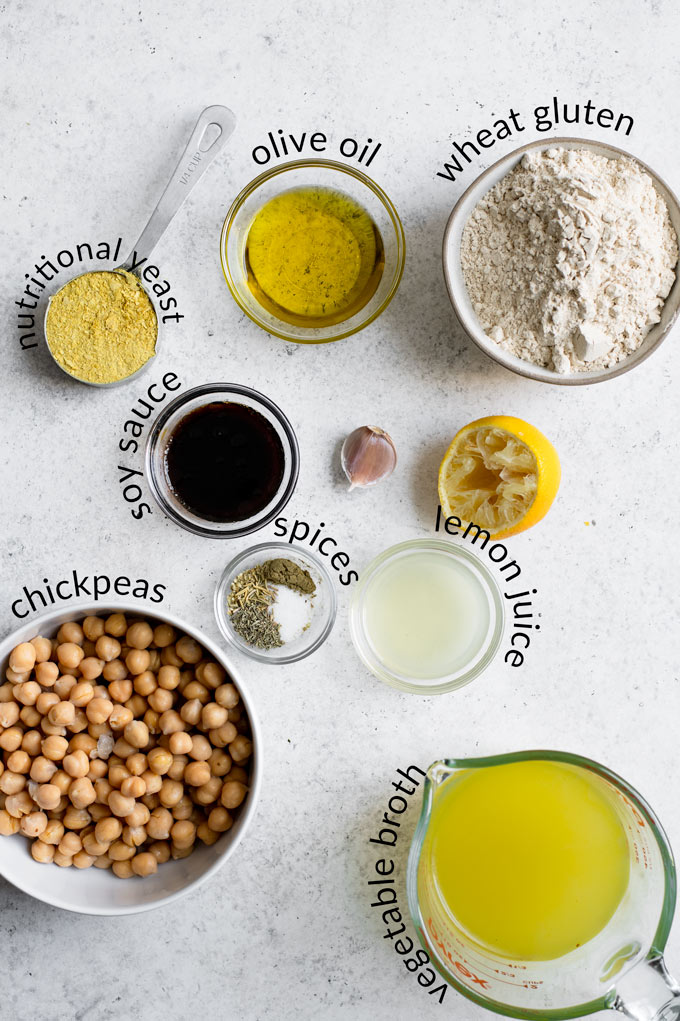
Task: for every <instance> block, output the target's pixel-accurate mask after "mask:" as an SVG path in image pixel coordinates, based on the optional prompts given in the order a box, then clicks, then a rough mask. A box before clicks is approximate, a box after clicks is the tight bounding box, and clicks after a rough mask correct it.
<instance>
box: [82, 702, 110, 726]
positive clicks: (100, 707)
mask: <svg viewBox="0 0 680 1021" xmlns="http://www.w3.org/2000/svg"><path fill="white" fill-rule="evenodd" d="M112 713H113V702H111V701H110V700H109V699H108V698H93V699H92V700H91V701H90V702H88V703H87V705H86V707H85V715H86V716H87V718H88V720H89V721H90V723H106V721H107V720H109V719H110V717H111V714H112Z"/></svg>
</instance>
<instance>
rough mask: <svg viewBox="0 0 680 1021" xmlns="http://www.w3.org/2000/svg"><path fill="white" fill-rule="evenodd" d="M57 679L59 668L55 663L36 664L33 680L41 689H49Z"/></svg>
mask: <svg viewBox="0 0 680 1021" xmlns="http://www.w3.org/2000/svg"><path fill="white" fill-rule="evenodd" d="M58 677H59V667H58V666H57V664H56V663H52V662H49V663H48V662H44V663H38V664H36V668H35V679H36V681H37V682H38V684H40V685H41V686H42V687H43V688H51V687H52V686H53V685H54V684H55V683H56V681H57V678H58Z"/></svg>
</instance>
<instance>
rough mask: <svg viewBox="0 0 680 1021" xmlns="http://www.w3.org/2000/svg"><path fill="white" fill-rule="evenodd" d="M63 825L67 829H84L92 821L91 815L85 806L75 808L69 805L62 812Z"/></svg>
mask: <svg viewBox="0 0 680 1021" xmlns="http://www.w3.org/2000/svg"><path fill="white" fill-rule="evenodd" d="M63 821H64V826H65V827H66V829H67V830H84V829H85V827H86V826H89V825H90V823H91V822H92V817H91V816H90V813H89V812H88V811H87V809H86V808H75V807H74V806H73V805H69V807H68V808H67V809H66V811H65V813H64V820H63Z"/></svg>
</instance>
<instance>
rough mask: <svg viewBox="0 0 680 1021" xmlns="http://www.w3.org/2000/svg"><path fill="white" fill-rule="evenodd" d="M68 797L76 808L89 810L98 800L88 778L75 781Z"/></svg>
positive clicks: (82, 777)
mask: <svg viewBox="0 0 680 1021" xmlns="http://www.w3.org/2000/svg"><path fill="white" fill-rule="evenodd" d="M68 796H69V798H70V800H71V804H72V805H73V807H74V808H87V807H88V806H89V805H91V804H92V803H93V802H94V801H95V800H96V798H97V795H96V794H95V790H94V787H93V785H92V781H91V780H90V779H88V777H87V776H80V777H78V778H77V779H76V780H74V781H73V783H72V784H71V786H70V788H69V792H68Z"/></svg>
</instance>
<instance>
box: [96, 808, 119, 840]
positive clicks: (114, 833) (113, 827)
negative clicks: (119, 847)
mask: <svg viewBox="0 0 680 1021" xmlns="http://www.w3.org/2000/svg"><path fill="white" fill-rule="evenodd" d="M122 832H123V824H122V822H121V821H120V819H116V818H114V817H113V816H112V815H109V816H105V817H104V818H103V819H100V820H99V822H98V823H97V825H96V826H95V828H94V835H95V837H96V838H97V841H98V842H99V843H100V844H111V843H113V841H114V840H117V839H118V837H119V836H120V835H121V833H122Z"/></svg>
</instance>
